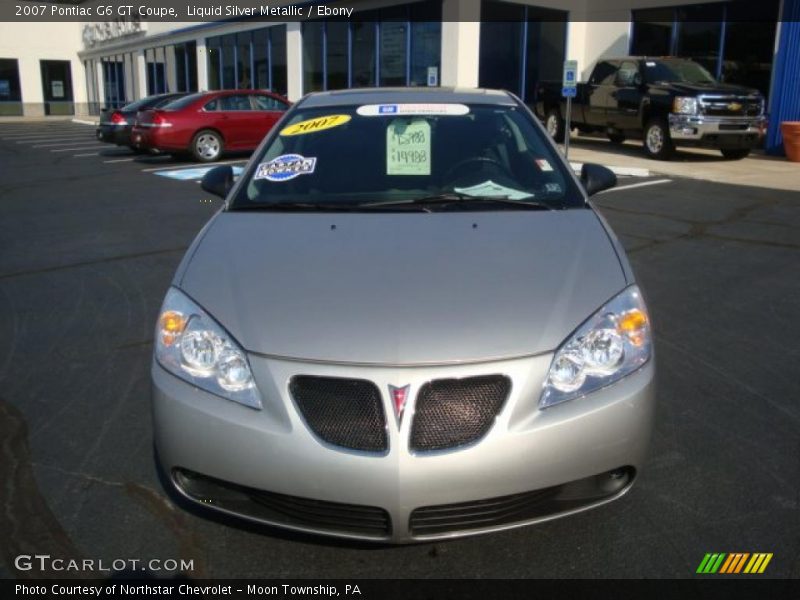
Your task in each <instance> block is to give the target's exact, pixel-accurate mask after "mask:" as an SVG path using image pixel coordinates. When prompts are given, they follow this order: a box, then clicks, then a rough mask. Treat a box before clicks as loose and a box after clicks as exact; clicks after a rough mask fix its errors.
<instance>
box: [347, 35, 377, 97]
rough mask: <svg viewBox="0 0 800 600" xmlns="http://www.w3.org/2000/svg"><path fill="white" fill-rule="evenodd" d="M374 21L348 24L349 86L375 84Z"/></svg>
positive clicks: (369, 85)
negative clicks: (349, 37)
mask: <svg viewBox="0 0 800 600" xmlns="http://www.w3.org/2000/svg"><path fill="white" fill-rule="evenodd" d="M375 29H376V27H375V23H372V22H364V23H353V24H352V25H351V26H350V36H351V43H350V47H351V55H350V86H351V87H371V86H374V85H376V82H377V78H376V76H375V75H376V73H377V70H376V64H377V63H376V61H375V56H376V46H375Z"/></svg>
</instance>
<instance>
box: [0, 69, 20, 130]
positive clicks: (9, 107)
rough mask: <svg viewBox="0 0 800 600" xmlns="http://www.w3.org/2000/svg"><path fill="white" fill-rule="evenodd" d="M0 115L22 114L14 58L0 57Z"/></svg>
mask: <svg viewBox="0 0 800 600" xmlns="http://www.w3.org/2000/svg"><path fill="white" fill-rule="evenodd" d="M0 115H1V116H21V115H22V90H21V89H20V85H19V64H18V63H17V59H15V58H0Z"/></svg>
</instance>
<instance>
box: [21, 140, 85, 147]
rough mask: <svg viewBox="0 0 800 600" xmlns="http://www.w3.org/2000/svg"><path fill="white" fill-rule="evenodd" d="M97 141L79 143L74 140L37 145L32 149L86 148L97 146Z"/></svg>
mask: <svg viewBox="0 0 800 600" xmlns="http://www.w3.org/2000/svg"><path fill="white" fill-rule="evenodd" d="M96 143H97V140H86V141H85V142H79V141H77V140H72V141H68V142H56V143H53V144H36V145H34V146H31V148H55V147H56V146H86V145H88V144H96Z"/></svg>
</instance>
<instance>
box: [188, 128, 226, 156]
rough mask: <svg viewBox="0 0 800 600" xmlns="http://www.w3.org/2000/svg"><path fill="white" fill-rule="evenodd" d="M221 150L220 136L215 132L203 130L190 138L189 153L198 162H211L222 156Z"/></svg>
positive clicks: (222, 145)
mask: <svg viewBox="0 0 800 600" xmlns="http://www.w3.org/2000/svg"><path fill="white" fill-rule="evenodd" d="M223 148H224V143H223V141H222V136H221V135H220V134H218V133H217V132H216V131H212V130H210V129H204V130H202V131H198V132H197V133H196V134H195V136H194V138H192V145H191V146H190V148H189V151H190V152H191V153H192V156H193V157H194V159H195V160H196V161H198V162H213V161H215V160H218V159H219V157H220V156H222V150H223Z"/></svg>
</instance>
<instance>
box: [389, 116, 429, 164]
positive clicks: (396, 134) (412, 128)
mask: <svg viewBox="0 0 800 600" xmlns="http://www.w3.org/2000/svg"><path fill="white" fill-rule="evenodd" d="M386 174H387V175H430V174H431V126H430V123H428V121H426V120H425V119H413V120H412V119H394V120H393V121H392V122H391V123H389V127H387V128H386Z"/></svg>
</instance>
